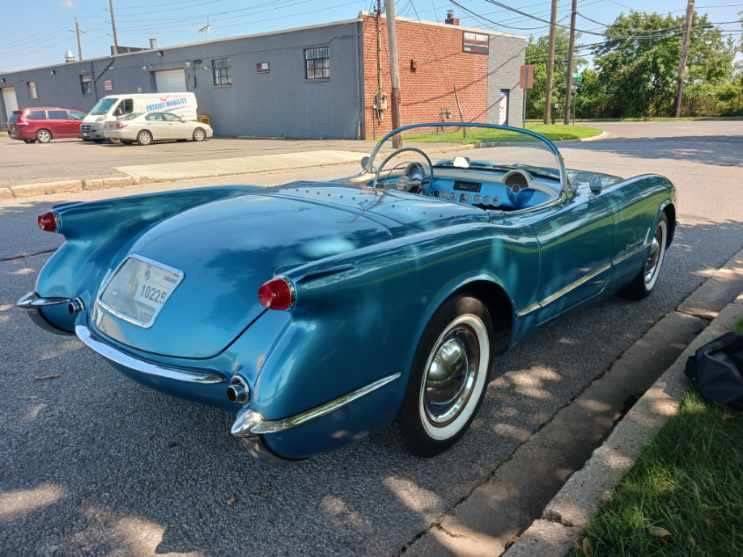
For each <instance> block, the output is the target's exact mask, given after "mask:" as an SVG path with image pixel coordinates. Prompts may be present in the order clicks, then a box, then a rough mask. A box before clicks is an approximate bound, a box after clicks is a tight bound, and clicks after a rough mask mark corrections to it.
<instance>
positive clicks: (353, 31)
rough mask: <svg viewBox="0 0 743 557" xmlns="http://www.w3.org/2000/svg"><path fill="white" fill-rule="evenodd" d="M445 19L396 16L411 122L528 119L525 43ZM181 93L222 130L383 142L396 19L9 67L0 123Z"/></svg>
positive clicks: (405, 112)
mask: <svg viewBox="0 0 743 557" xmlns="http://www.w3.org/2000/svg"><path fill="white" fill-rule="evenodd" d="M447 21H448V23H435V22H421V21H414V20H410V19H406V18H398V19H397V34H398V47H399V61H400V82H401V83H400V86H401V87H400V97H401V119H402V123H403V124H407V123H414V122H424V121H426V122H438V121H442V120H451V121H456V120H460V119H464V120H468V121H482V122H494V123H508V124H511V125H516V126H519V125H521V113H522V102H523V96H522V90H521V89H520V88H519V85H518V81H519V68H520V66H521V64H523V60H524V53H525V49H526V40H525V39H524V38H522V37H518V36H514V35H509V34H504V33H497V32H493V31H486V30H482V29H476V28H470V27H463V26H459V25H458V21H457V20H456V19H454V18H452V17H449V18H447ZM378 39H379V40H378ZM377 45H379V46H377ZM183 90H188V91H193V92H194V93H195V94H196V97H197V100H198V103H199V112H200V113H205V114H208V115H209V116H210V117H211V119H212V122H213V125H214V128H215V133H216V134H217V135H223V136H255V137H294V138H301V137H314V138H367V139H372V138H374V137H379V136H380V134H382V133H384V132H386V131H389V130H390V128H391V122H390V120H391V118H390V110H389V97H390V74H389V63H388V49H387V29H386V20H385V18H384V16H382V17H379V18H377V17H376V16H375V15H370V14H367V13H363V12H362V13H361V14H359V16H358V17H357V18H356V19H353V20H347V21H339V22H332V23H327V24H323V25H315V26H310V27H302V28H298V29H290V30H286V31H279V32H271V33H261V34H255V35H246V36H241V37H235V38H230V39H221V40H214V41H209V42H203V43H195V44H188V45H180V46H174V47H157V46H153V48H150V49H146V50H143V51H140V52H132V53H125V54H121V55H118V56H114V57H111V56H108V57H104V58H97V59H93V60H86V61H83V62H74V63H66V64H58V65H54V66H47V67H42V68H34V69H30V70H23V71H17V72H8V73H3V74H0V93H1V94H0V125H2V124H3V123H4V122H5V121H7V117H8V116H9V114H10V113H11V112H12V111H13V110H15V109H16V108H18V107H33V106H61V107H69V108H76V109H81V110H89V109H90V108H91V107H92V106H93V105H94V104H95V103H96V102H97V100H98V99H99V98H101V97H103V96H106V95H116V96H122V95H125V94H126V93H150V92H167V91H183Z"/></svg>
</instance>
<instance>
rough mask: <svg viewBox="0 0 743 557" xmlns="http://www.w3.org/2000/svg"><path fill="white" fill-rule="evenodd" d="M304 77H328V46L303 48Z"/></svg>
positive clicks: (317, 78) (319, 78)
mask: <svg viewBox="0 0 743 557" xmlns="http://www.w3.org/2000/svg"><path fill="white" fill-rule="evenodd" d="M304 78H305V79H312V80H322V79H330V48H329V47H327V46H318V47H315V48H305V49H304Z"/></svg>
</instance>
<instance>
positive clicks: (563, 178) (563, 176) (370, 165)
mask: <svg viewBox="0 0 743 557" xmlns="http://www.w3.org/2000/svg"><path fill="white" fill-rule="evenodd" d="M418 128H484V129H494V130H504V131H511V132H516V133H520V134H522V135H527V136H529V137H532V138H534V139H536V140H537V141H539V142H541V143H542V144H543V145H544V146H545V147H546V148H547V150H548V151H549V152H550V153H552V154H553V155H554V156H555V159H556V160H557V167H558V171H559V174H560V196H559V197H563V196H564V195H565V194H568V193H572V186H571V184H570V181H569V180H568V178H567V172H566V170H565V162H564V161H563V159H562V154H560V150H559V149H558V148H557V145H555V144H554V143H553V142H552V141H551V140H549V139H547V138H546V137H544V136H543V135H540V134H538V133H536V132H533V131H531V130H528V129H526V128H516V127H513V126H502V125H499V124H487V123H483V122H427V123H420V124H408V125H406V126H400V127H399V128H395V129H394V130H392V131H390V132H388V133H386V134H385V135H384V136H383V137H382V139H380V140H379V141H378V142H377V144H376V145H375V146H374V148H373V149H372V151H371V153H369V157H368V160H367V161H366V165H365V167H364V169H363V171H362V173H363V172H366V173H370V174H376V171H375V169H374V161H375V159H376V157H377V155H378V154H379V151H381V149H382V146H383V145H384V144H385V143H386V142H387V141H389V140H390V139H392V138H393V137H394V136H396V135H400V134H402V133H404V132H406V131H409V130H414V129H418Z"/></svg>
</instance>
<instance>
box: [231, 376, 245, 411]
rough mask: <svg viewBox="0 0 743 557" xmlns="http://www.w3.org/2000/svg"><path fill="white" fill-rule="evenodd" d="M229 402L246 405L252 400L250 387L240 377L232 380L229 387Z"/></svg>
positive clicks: (234, 377)
mask: <svg viewBox="0 0 743 557" xmlns="http://www.w3.org/2000/svg"><path fill="white" fill-rule="evenodd" d="M227 400H229V401H230V402H236V403H238V404H245V403H246V402H248V400H250V387H248V384H247V383H246V382H245V379H243V378H242V377H240V376H239V375H235V376H233V377H232V379H230V386H229V387H227Z"/></svg>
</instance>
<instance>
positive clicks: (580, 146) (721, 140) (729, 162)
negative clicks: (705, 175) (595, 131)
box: [566, 135, 743, 166]
mask: <svg viewBox="0 0 743 557" xmlns="http://www.w3.org/2000/svg"><path fill="white" fill-rule="evenodd" d="M566 148H569V149H575V150H585V151H600V152H605V153H615V154H618V155H624V156H626V157H631V158H636V157H637V158H643V159H671V160H679V161H685V162H697V163H704V164H706V165H717V166H743V136H739V135H698V136H679V137H643V138H628V139H624V138H616V139H603V140H600V141H591V142H582V143H581V142H575V143H570V144H569V145H566Z"/></svg>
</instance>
